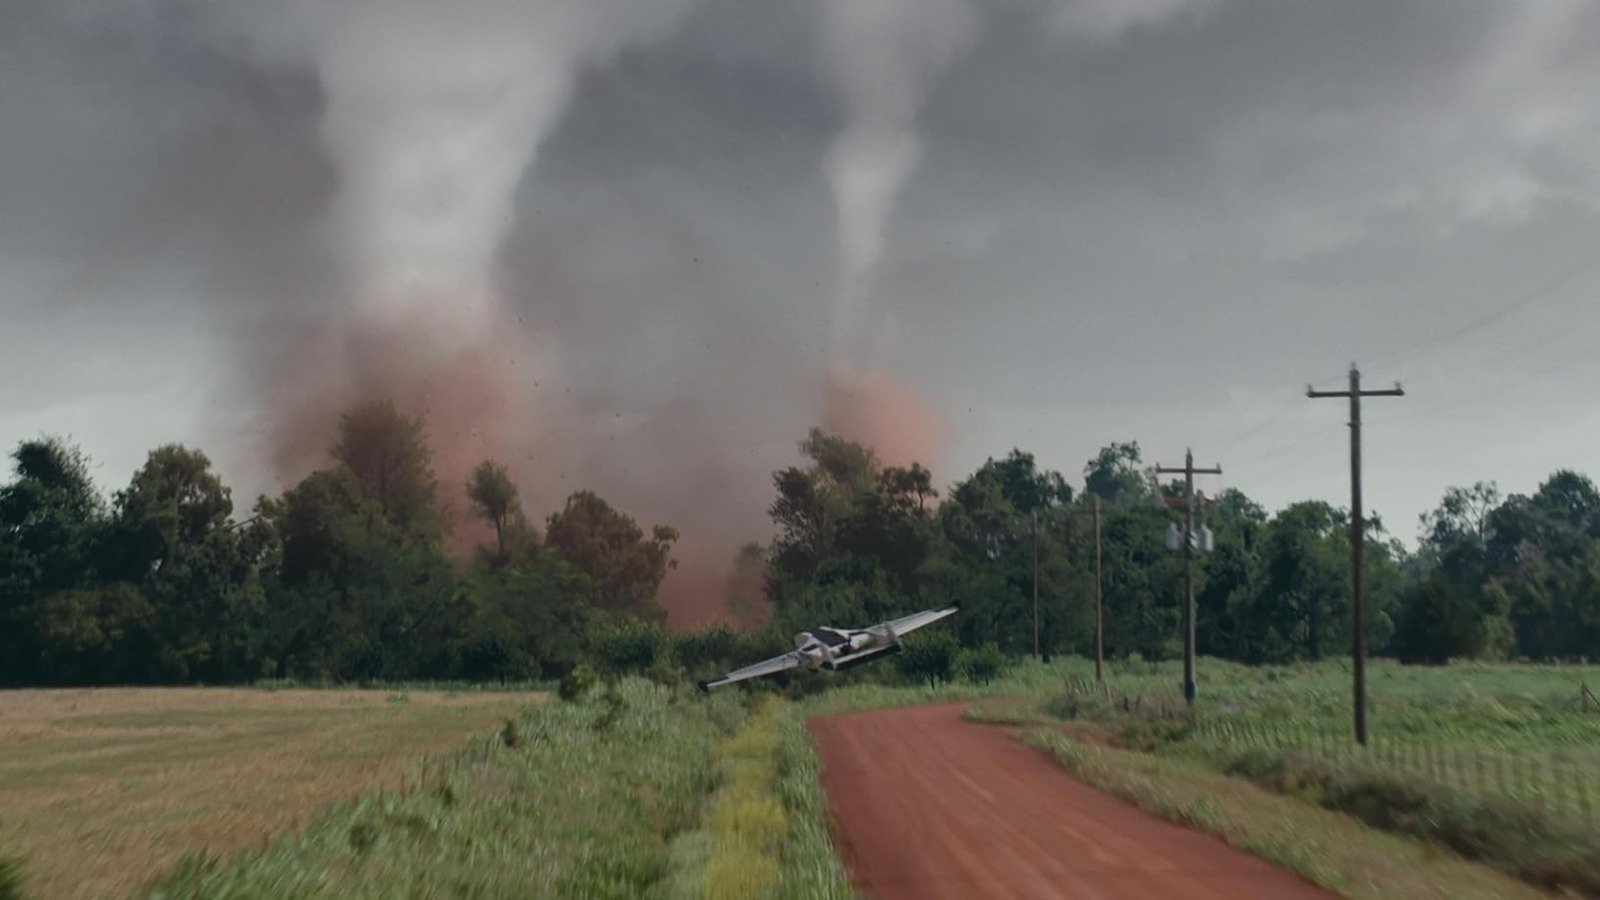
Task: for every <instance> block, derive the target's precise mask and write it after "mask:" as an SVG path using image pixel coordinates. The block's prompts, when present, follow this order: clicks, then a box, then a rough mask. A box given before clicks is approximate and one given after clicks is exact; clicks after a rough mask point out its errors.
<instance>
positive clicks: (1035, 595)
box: [1033, 509, 1039, 659]
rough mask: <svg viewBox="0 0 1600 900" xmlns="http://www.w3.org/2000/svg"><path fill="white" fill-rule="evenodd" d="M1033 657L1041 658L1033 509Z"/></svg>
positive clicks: (1036, 519) (1036, 518) (1035, 515)
mask: <svg viewBox="0 0 1600 900" xmlns="http://www.w3.org/2000/svg"><path fill="white" fill-rule="evenodd" d="M1033 658H1034V659H1039V511H1038V510H1037V509H1036V510H1034V511H1033Z"/></svg>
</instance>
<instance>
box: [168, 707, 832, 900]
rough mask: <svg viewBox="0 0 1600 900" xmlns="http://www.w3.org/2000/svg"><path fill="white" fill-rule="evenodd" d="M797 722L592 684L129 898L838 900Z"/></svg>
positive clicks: (779, 712) (769, 710)
mask: <svg viewBox="0 0 1600 900" xmlns="http://www.w3.org/2000/svg"><path fill="white" fill-rule="evenodd" d="M802 734H803V731H802V730H801V725H800V719H799V718H798V717H797V715H796V709H795V707H794V705H793V704H791V703H789V702H787V701H785V700H784V699H782V698H781V697H778V696H775V695H768V696H766V697H758V696H751V695H747V694H744V693H738V692H723V693H719V694H717V695H715V696H712V697H709V698H706V697H703V696H701V695H699V694H698V692H692V688H686V687H682V686H679V687H668V686H665V685H662V684H658V683H653V682H650V681H647V680H644V679H640V678H626V679H622V680H620V681H609V682H607V683H605V684H597V685H595V686H593V687H592V688H591V689H589V690H587V691H585V692H583V694H582V695H581V696H579V697H577V698H575V699H573V700H571V701H552V702H550V703H548V704H546V705H542V706H538V707H534V708H532V709H530V710H528V711H527V712H526V714H525V715H522V716H520V717H517V718H514V719H512V720H511V721H509V722H505V723H502V724H501V725H500V727H499V728H497V729H494V730H493V731H492V732H490V733H487V734H485V735H484V736H483V737H482V738H481V739H479V740H477V741H476V742H475V743H473V744H472V745H471V746H470V748H469V749H468V750H466V751H464V752H462V753H460V754H458V755H455V756H452V757H449V758H447V759H444V760H442V761H440V762H438V763H436V764H434V765H432V766H430V767H429V769H428V770H427V772H426V773H425V774H424V776H423V777H421V778H420V779H419V780H418V781H417V782H416V783H415V784H411V785H408V787H407V789H406V790H404V791H383V792H377V793H371V794H367V795H365V796H362V797H361V798H359V799H357V800H355V801H354V802H351V803H347V804H343V805H340V806H337V807H334V808H332V809H329V810H327V811H325V812H323V813H321V814H320V815H319V816H318V817H317V818H316V819H315V820H314V821H312V822H310V823H309V824H307V825H306V826H305V827H303V828H300V829H298V830H296V831H293V832H290V833H286V834H282V835H279V836H278V837H275V838H273V839H272V840H271V841H269V842H268V843H267V844H266V845H265V846H264V847H262V848H260V849H255V850H247V851H245V852H243V853H240V854H237V855H233V856H231V857H225V858H217V857H209V856H202V855H196V856H193V857H191V858H189V859H187V860H185V861H184V862H183V863H182V864H181V865H179V866H178V867H177V868H176V869H175V870H174V871H173V872H171V873H170V874H168V875H166V876H164V877H163V878H161V879H159V880H158V881H157V882H155V883H154V884H153V885H152V886H151V887H150V888H149V889H148V891H147V896H149V897H151V898H186V900H187V898H192V897H212V898H244V897H264V896H271V897H289V898H295V897H306V898H309V897H356V898H361V897H394V896H415V895H419V894H426V895H436V896H561V897H586V898H611V897H614V898H634V897H664V898H665V897H716V898H734V900H740V898H750V900H755V898H766V897H775V896H777V897H793V898H797V900H798V898H810V897H824V898H829V897H837V898H846V897H850V896H852V895H851V893H850V889H849V885H848V881H847V880H846V878H845V876H844V874H843V871H842V869H841V867H840V866H839V864H838V862H837V861H836V860H835V859H834V857H833V852H832V846H831V843H830V842H829V841H828V838H827V827H826V818H825V815H826V806H825V804H824V802H823V800H822V798H821V795H820V788H819V787H818V785H817V781H816V760H815V756H814V755H813V754H812V752H811V749H810V744H809V742H804V741H802V742H800V743H794V742H793V739H794V738H795V737H796V736H797V735H802Z"/></svg>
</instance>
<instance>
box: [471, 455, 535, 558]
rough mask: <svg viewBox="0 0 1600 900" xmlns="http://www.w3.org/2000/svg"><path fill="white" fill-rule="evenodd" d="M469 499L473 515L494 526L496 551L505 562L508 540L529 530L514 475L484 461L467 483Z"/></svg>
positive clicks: (498, 465) (491, 462)
mask: <svg viewBox="0 0 1600 900" xmlns="http://www.w3.org/2000/svg"><path fill="white" fill-rule="evenodd" d="M467 499H469V500H471V501H472V509H473V512H475V513H477V515H478V516H479V517H480V518H482V519H483V520H484V521H486V522H488V523H489V524H490V525H491V526H493V528H494V542H495V552H496V554H497V556H498V558H499V559H500V560H505V559H506V555H507V554H506V539H507V537H508V536H509V535H510V534H511V533H512V532H513V531H516V530H518V529H519V528H525V527H526V520H525V519H524V517H523V515H522V501H521V500H520V499H518V497H517V486H516V484H515V483H514V482H512V480H511V473H510V472H508V471H506V467H505V466H502V465H500V464H499V463H497V462H495V461H493V460H488V459H486V460H484V461H483V462H481V463H479V464H478V467H477V468H475V469H473V470H472V477H471V478H469V479H468V480H467Z"/></svg>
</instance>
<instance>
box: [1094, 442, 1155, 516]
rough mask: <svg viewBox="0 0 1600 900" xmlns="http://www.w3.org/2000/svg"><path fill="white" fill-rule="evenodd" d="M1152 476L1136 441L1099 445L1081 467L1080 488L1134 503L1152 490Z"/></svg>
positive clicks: (1112, 500)
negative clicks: (1096, 452) (1093, 455)
mask: <svg viewBox="0 0 1600 900" xmlns="http://www.w3.org/2000/svg"><path fill="white" fill-rule="evenodd" d="M1153 479H1154V476H1153V475H1151V474H1150V472H1149V471H1148V470H1147V469H1146V468H1145V466H1144V459H1143V456H1142V454H1141V452H1140V450H1139V442H1138V441H1127V442H1116V443H1112V444H1108V445H1106V446H1105V447H1102V448H1101V449H1100V452H1099V453H1098V454H1096V455H1095V458H1094V459H1091V460H1089V462H1088V464H1087V465H1085V466H1084V467H1083V489H1084V492H1085V493H1087V494H1091V495H1093V496H1096V497H1099V498H1100V499H1101V500H1103V501H1105V502H1106V503H1124V504H1126V503H1136V502H1138V501H1140V500H1143V499H1146V498H1148V497H1149V496H1150V495H1151V494H1153V493H1154V487H1153Z"/></svg>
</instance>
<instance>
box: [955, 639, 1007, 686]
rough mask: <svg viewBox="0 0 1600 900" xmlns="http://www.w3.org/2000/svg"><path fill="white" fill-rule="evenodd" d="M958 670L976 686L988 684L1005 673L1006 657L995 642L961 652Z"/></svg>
mask: <svg viewBox="0 0 1600 900" xmlns="http://www.w3.org/2000/svg"><path fill="white" fill-rule="evenodd" d="M956 667H957V669H959V670H960V672H961V674H962V676H964V677H965V678H966V679H967V680H968V681H971V682H973V683H974V684H988V683H989V682H991V681H993V680H995V679H996V678H998V677H999V676H1000V673H1001V672H1003V671H1005V667H1006V657H1005V654H1003V653H1001V652H1000V648H999V647H998V646H996V645H995V644H994V642H993V641H991V642H989V643H987V644H984V645H983V646H982V647H977V648H974V649H970V650H963V651H961V656H960V658H959V659H958V661H957V665H956Z"/></svg>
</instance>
